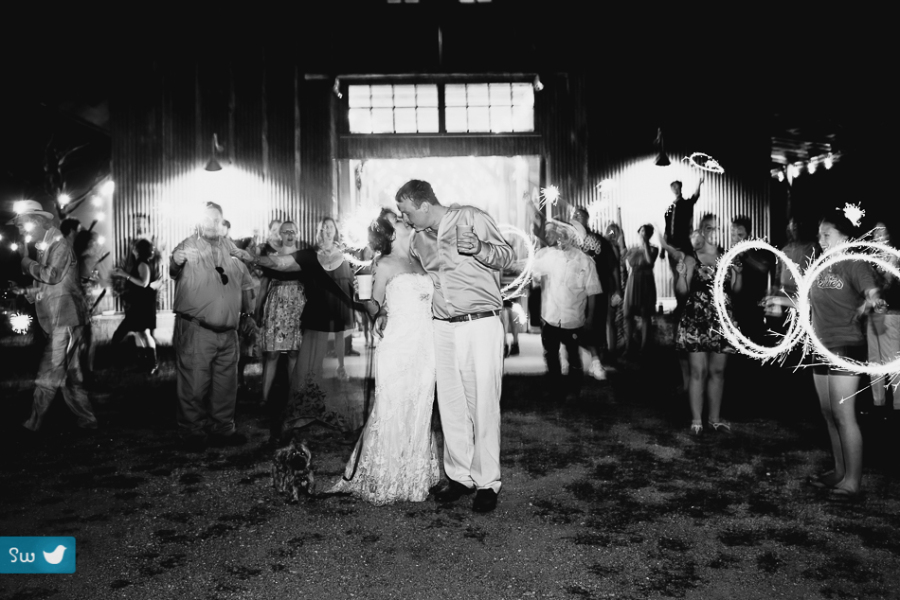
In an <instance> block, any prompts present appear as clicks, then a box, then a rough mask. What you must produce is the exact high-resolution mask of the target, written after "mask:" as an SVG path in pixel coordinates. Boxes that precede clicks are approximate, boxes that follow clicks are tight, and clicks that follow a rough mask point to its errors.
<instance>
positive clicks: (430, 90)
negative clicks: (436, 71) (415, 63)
mask: <svg viewBox="0 0 900 600" xmlns="http://www.w3.org/2000/svg"><path fill="white" fill-rule="evenodd" d="M437 105H438V89H437V86H436V85H417V86H416V106H437Z"/></svg>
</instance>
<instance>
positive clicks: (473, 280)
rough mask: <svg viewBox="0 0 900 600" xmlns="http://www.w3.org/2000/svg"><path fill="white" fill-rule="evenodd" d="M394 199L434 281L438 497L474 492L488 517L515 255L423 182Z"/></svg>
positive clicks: (496, 474) (491, 229)
mask: <svg viewBox="0 0 900 600" xmlns="http://www.w3.org/2000/svg"><path fill="white" fill-rule="evenodd" d="M395 200H396V202H397V207H398V208H399V209H400V212H401V213H402V214H403V216H404V218H405V219H406V221H407V222H408V223H410V224H411V225H412V226H413V228H415V230H416V232H415V233H414V234H413V238H412V240H411V242H410V255H411V256H412V257H413V258H415V259H417V260H418V261H419V262H420V263H421V264H422V267H423V268H424V269H425V271H426V272H427V273H428V274H429V275H430V276H431V278H432V280H433V281H434V284H435V285H434V288H435V290H434V297H433V303H432V306H433V311H434V344H435V356H436V361H437V363H436V368H437V392H438V397H437V399H438V408H439V410H440V417H441V427H442V429H443V434H444V471H445V472H446V474H447V478H448V485H447V486H446V487H443V488H442V489H440V490H438V491H437V492H436V493H435V499H436V500H438V501H440V502H454V501H456V500H458V499H459V498H460V497H462V496H463V495H466V494H469V493H472V492H473V491H475V490H477V492H476V493H475V500H474V502H473V503H472V510H473V511H475V512H490V511H492V510H494V509H495V508H496V507H497V496H498V493H499V492H500V487H501V481H500V388H501V383H502V381H503V325H502V323H501V322H500V318H499V316H500V310H501V308H502V307H503V299H502V296H501V293H500V272H501V271H502V270H503V269H505V268H508V267H510V266H511V265H512V264H513V263H514V262H515V258H516V257H515V252H514V251H513V249H512V247H511V246H510V245H509V244H508V243H507V242H506V240H505V239H503V235H502V234H501V233H500V229H499V228H498V227H497V224H496V223H495V222H494V220H493V219H492V218H491V217H490V216H489V215H488V214H487V213H485V212H483V211H481V210H479V209H477V208H475V207H472V206H460V205H458V204H454V205H451V206H444V205H442V204H441V203H440V202H438V199H437V196H435V194H434V190H433V189H432V187H431V185H430V184H429V183H428V182H426V181H420V180H412V181H409V182H407V183H406V184H404V185H403V186H402V187H401V188H400V189H399V190H398V191H397V194H396V196H395Z"/></svg>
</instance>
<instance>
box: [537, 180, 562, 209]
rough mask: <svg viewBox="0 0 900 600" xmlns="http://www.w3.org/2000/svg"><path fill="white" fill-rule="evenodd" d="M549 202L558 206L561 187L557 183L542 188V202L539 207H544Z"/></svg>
mask: <svg viewBox="0 0 900 600" xmlns="http://www.w3.org/2000/svg"><path fill="white" fill-rule="evenodd" d="M548 202H549V203H550V204H551V205H552V206H556V203H557V202H559V188H558V187H556V186H555V185H548V186H547V187H545V188H541V203H540V205H539V207H540V208H543V207H544V206H546V205H547V203H548Z"/></svg>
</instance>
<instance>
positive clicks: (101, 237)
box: [97, 235, 106, 246]
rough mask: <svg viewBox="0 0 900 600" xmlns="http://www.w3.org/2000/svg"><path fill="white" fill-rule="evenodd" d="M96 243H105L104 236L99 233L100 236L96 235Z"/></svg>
mask: <svg viewBox="0 0 900 600" xmlns="http://www.w3.org/2000/svg"><path fill="white" fill-rule="evenodd" d="M97 243H98V244H100V245H101V246H102V245H103V244H105V243H106V238H105V237H103V236H102V235H101V236H98V237H97Z"/></svg>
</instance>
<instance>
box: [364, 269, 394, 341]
mask: <svg viewBox="0 0 900 600" xmlns="http://www.w3.org/2000/svg"><path fill="white" fill-rule="evenodd" d="M395 272H396V269H395V268H393V261H391V260H389V259H386V258H383V259H381V260H379V261H377V262H376V263H375V270H374V277H373V279H372V300H371V301H370V302H367V303H366V310H368V311H369V316H371V317H372V318H373V319H375V333H376V334H378V337H383V335H384V327H385V325H387V306H386V305H385V302H384V300H385V295H386V290H387V283H388V281H390V280H391V277H393V276H394V273H395ZM373 310H374V311H375V312H372V311H373Z"/></svg>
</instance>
